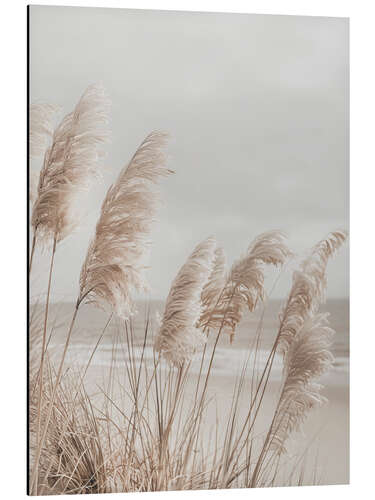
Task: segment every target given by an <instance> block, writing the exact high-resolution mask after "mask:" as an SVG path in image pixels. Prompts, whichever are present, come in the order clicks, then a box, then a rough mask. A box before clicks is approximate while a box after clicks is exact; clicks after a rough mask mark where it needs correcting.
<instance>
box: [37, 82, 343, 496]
mask: <svg viewBox="0 0 375 500" xmlns="http://www.w3.org/2000/svg"><path fill="white" fill-rule="evenodd" d="M44 106H45V107H43V106H42V107H39V108H38V107H36V108H35V112H34V111H33V112H30V117H31V118H32V119H31V121H30V140H31V141H33V148H32V150H31V152H32V153H33V154H34V155H36V156H37V155H40V156H42V155H44V159H43V166H42V169H41V171H40V176H39V182H38V189H37V192H36V195H35V200H33V205H32V217H31V226H32V229H33V233H32V234H33V239H32V245H31V252H30V273H32V271H33V268H32V260H33V258H34V249H35V246H36V245H40V244H43V245H44V246H45V247H46V248H47V249H48V251H49V253H50V255H49V259H50V265H49V275H48V282H47V284H46V297H45V302H44V304H43V307H42V314H38V313H35V314H33V310H34V311H37V310H38V311H40V308H39V309H37V308H34V309H33V308H30V309H31V311H30V317H29V341H30V342H29V355H30V356H29V357H30V363H29V433H30V450H29V453H30V455H29V456H30V461H29V462H30V463H29V465H30V468H29V469H30V470H29V491H30V493H31V494H33V495H37V494H38V495H41V494H67V493H70V494H73V493H104V492H125V491H156V490H173V489H207V488H209V489H214V488H232V487H267V486H275V485H298V484H305V483H309V484H311V483H314V482H317V479H316V477H315V476H314V473H312V474H311V475H310V476H311V477H307V475H306V474H305V470H304V459H303V457H304V454H305V453H306V451H305V448H307V449H308V447H309V445H308V443H303V442H302V444H301V454H300V457H299V458H298V459H296V460H288V446H289V441H290V437H291V435H293V434H295V433H296V432H298V430H299V429H300V427H301V426H302V425H303V423H304V421H305V419H306V417H307V416H308V414H309V413H310V411H311V410H313V409H314V408H317V407H320V406H322V405H323V404H324V402H325V398H324V397H323V396H322V395H321V389H322V387H321V385H320V384H319V378H320V377H321V376H322V375H323V374H325V373H326V372H328V371H329V370H330V368H331V366H332V363H333V356H332V354H331V352H330V345H331V338H332V335H333V334H334V332H333V330H332V329H331V328H330V327H329V325H328V317H327V315H325V314H322V313H321V312H320V309H319V308H320V305H321V304H322V302H323V301H324V291H325V288H326V284H327V272H326V271H327V264H328V261H329V259H330V258H331V257H333V256H334V255H335V253H336V252H337V251H338V250H339V248H340V246H341V245H342V244H343V243H344V242H345V240H346V237H347V235H346V232H345V231H341V230H340V231H335V232H332V233H330V234H329V235H328V236H327V237H326V238H324V239H322V240H321V241H320V242H319V243H317V245H316V246H315V247H313V248H312V249H311V251H310V252H309V254H308V255H307V256H305V257H304V258H302V259H300V258H299V257H298V256H294V255H293V254H292V252H291V251H290V250H289V248H288V246H287V242H286V237H285V235H284V234H282V233H281V232H279V231H268V232H265V233H263V234H261V235H259V236H258V237H256V238H255V239H254V240H253V242H252V243H251V244H250V246H249V247H248V249H247V250H246V252H244V255H243V256H241V257H239V258H238V259H237V260H236V261H235V262H234V263H233V264H232V265H230V266H228V265H227V263H226V257H225V250H224V249H223V248H222V247H221V246H220V244H219V243H218V242H217V241H216V240H215V238H213V237H209V238H207V239H206V240H204V241H203V242H201V243H198V245H197V246H196V247H195V249H194V250H193V251H192V253H191V254H190V256H189V257H188V258H187V260H186V262H185V263H184V264H183V265H182V266H181V269H180V271H179V272H178V274H177V276H176V278H175V280H174V281H173V283H172V284H171V287H170V293H169V295H168V298H167V300H166V304H165V309H164V312H163V314H162V316H161V318H160V320H159V322H157V321H155V319H154V318H153V317H151V315H148V316H146V320H145V324H144V329H143V332H142V333H143V339H142V342H141V344H140V345H139V344H136V342H135V331H134V316H135V315H136V314H137V311H136V308H135V303H134V299H133V296H134V294H135V293H139V292H145V291H147V289H148V286H147V279H146V274H145V271H146V268H147V253H148V251H149V248H150V241H149V239H150V233H151V229H152V226H153V224H154V221H155V218H156V214H157V208H158V205H159V198H160V196H159V193H158V191H157V185H158V183H159V182H160V181H161V180H162V179H163V178H164V177H165V176H167V175H170V174H172V173H173V172H172V171H171V170H169V169H168V168H167V166H166V157H165V152H164V150H165V147H166V141H167V135H166V134H164V133H162V132H151V133H150V134H149V135H148V136H147V137H146V138H145V140H144V141H143V142H142V143H141V145H140V146H139V148H138V149H137V150H136V152H135V154H134V156H133V157H132V158H131V159H130V161H129V162H128V163H127V165H126V166H125V167H124V168H123V170H121V172H120V174H119V176H118V178H117V180H116V182H115V183H114V184H113V185H112V186H111V187H110V188H109V190H108V193H107V195H106V197H105V199H104V201H103V203H102V207H101V213H100V216H99V220H98V223H97V226H96V230H95V234H94V236H93V239H92V241H91V243H90V245H89V248H88V250H87V255H86V259H85V260H84V262H83V264H82V270H81V275H80V277H77V281H78V280H79V294H78V297H77V301H76V303H75V307H74V310H73V313H72V318H71V321H70V324H68V325H66V339H65V344H64V347H63V349H62V350H61V351H60V350H58V351H57V352H56V349H51V348H50V347H49V338H50V336H51V331H50V327H49V326H50V318H49V300H50V294H51V286H52V276H53V267H54V256H55V252H56V249H57V247H58V244H59V242H60V241H61V240H62V239H64V238H65V237H66V236H67V235H68V234H70V233H71V231H72V228H73V227H74V226H75V225H76V224H77V216H76V214H75V211H74V203H75V200H76V199H77V197H79V193H80V192H81V191H82V189H83V188H85V187H87V186H88V185H89V183H90V182H91V181H92V179H94V178H95V177H97V175H98V172H99V168H100V158H101V148H100V146H101V145H102V143H103V142H104V141H106V140H107V139H108V132H107V130H106V124H107V121H108V106H109V101H108V98H107V97H106V95H105V92H104V89H103V88H102V87H100V86H91V87H89V88H88V89H87V91H86V92H85V93H84V94H83V96H82V97H81V99H80V101H79V102H78V104H77V106H76V108H75V109H74V111H73V112H72V113H69V114H68V115H66V117H65V118H64V119H63V120H62V122H61V123H60V124H59V125H57V127H56V129H54V130H53V127H52V120H53V115H54V113H55V109H56V108H55V107H53V106H49V105H44ZM33 109H34V108H33ZM292 258H293V259H294V262H297V263H298V264H297V267H296V269H295V270H294V272H293V276H292V286H291V290H290V293H289V296H288V297H287V298H286V300H285V304H284V307H283V309H282V311H281V312H280V320H279V327H278V331H275V336H274V342H273V345H272V347H271V349H270V350H269V353H268V356H267V359H266V360H265V362H264V363H263V364H261V363H260V360H259V357H258V353H259V349H260V343H261V338H262V322H261V321H259V325H258V327H257V329H256V332H254V338H255V341H254V342H253V343H252V344H251V345H249V349H248V353H247V356H246V359H245V361H244V363H243V366H242V367H241V370H240V374H239V376H238V377H237V378H236V380H235V384H234V385H233V387H231V396H230V398H229V399H228V401H227V402H228V411H225V412H224V411H222V413H220V414H218V413H217V412H216V413H215V408H213V404H214V403H213V400H212V394H211V392H210V389H211V388H212V366H213V364H214V362H215V359H216V356H217V346H218V344H219V342H220V341H221V339H222V337H223V336H228V339H229V340H230V342H231V343H232V342H233V343H235V342H236V335H237V333H236V330H237V327H238V325H239V323H240V322H241V320H242V318H243V315H244V313H245V312H246V313H247V312H250V313H253V312H254V311H255V310H256V308H266V307H267V301H266V295H267V294H266V290H265V285H264V282H265V275H266V273H267V269H268V267H269V266H272V267H275V268H278V269H280V268H282V267H283V266H284V267H285V265H286V264H287V263H288V262H289V261H290V259H292ZM31 295H32V294H31ZM83 304H89V306H88V307H94V306H96V307H100V308H102V309H103V310H104V311H106V312H107V322H106V324H105V325H103V331H102V334H101V335H100V336H99V338H98V339H94V341H95V345H94V347H93V349H92V352H91V353H90V356H89V359H88V362H87V364H86V366H84V367H83V368H81V369H80V370H79V369H78V368H77V367H72V366H67V365H66V358H67V353H68V351H69V348H70V344H71V339H72V336H73V335H75V334H78V333H77V332H76V331H75V327H76V319H77V316H78V315H79V312H80V309H81V306H83ZM90 304H91V305H90ZM114 319H115V320H116V328H117V337H116V339H114V341H113V346H112V359H113V362H112V363H111V366H110V368H109V369H108V373H107V374H106V379H105V382H104V383H103V384H101V385H99V381H98V383H97V384H96V390H95V391H92V390H89V389H88V385H87V380H86V374H87V372H88V371H89V369H90V365H91V362H92V360H93V358H94V356H95V354H96V350H97V348H98V345H99V343H100V341H101V338H102V336H103V335H104V333H105V331H106V329H107V327H108V325H109V324H110V322H113V321H114ZM150 343H151V344H152V345H153V346H154V349H153V362H152V364H151V365H150V364H149V363H146V361H145V358H146V348H147V346H148V345H149V344H150ZM121 350H124V351H125V356H124V359H126V362H125V363H123V364H120V365H119V363H117V362H116V356H117V354H118V352H119V351H121ZM276 355H281V356H282V359H283V375H282V379H281V380H280V383H279V384H278V387H277V398H276V400H275V401H274V405H273V406H272V409H271V410H270V411H271V413H270V414H269V415H268V416H269V421H268V424H267V430H266V432H262V433H261V434H259V430H258V423H259V420H260V415H262V413H263V411H264V410H263V409H264V405H265V398H266V395H267V391H269V390H270V386H271V384H270V375H271V372H272V369H273V366H274V360H275V356H276ZM194 359H195V360H198V361H199V362H200V369H199V371H198V373H195V372H192V371H191V363H192V361H193V360H194ZM217 411H218V410H217ZM267 411H269V410H268V409H267ZM313 472H314V471H313Z"/></svg>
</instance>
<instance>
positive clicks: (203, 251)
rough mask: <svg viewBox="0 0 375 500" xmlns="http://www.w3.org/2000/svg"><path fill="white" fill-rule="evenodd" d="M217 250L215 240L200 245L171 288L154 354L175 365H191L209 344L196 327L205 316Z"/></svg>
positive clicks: (207, 240) (211, 239)
mask: <svg viewBox="0 0 375 500" xmlns="http://www.w3.org/2000/svg"><path fill="white" fill-rule="evenodd" d="M215 248H216V241H215V240H214V239H213V238H207V239H206V240H204V241H203V242H202V243H199V244H198V245H197V246H196V247H195V249H194V251H193V253H192V254H191V255H190V257H189V258H188V259H187V261H186V262H185V264H184V265H183V266H182V268H181V269H180V271H179V272H178V274H177V276H176V278H175V279H174V281H173V283H172V285H171V289H170V292H169V295H168V297H167V301H166V305H165V311H164V315H163V318H162V321H161V326H160V330H159V332H158V335H157V337H156V340H155V350H156V351H157V352H159V353H160V354H162V355H163V356H164V357H165V358H166V359H168V361H169V362H171V363H172V364H174V365H177V366H179V365H182V364H183V363H185V362H187V361H189V360H190V359H191V358H192V356H193V355H194V354H195V352H196V351H197V350H198V349H200V348H201V347H202V346H203V345H204V343H205V341H206V337H205V335H204V334H203V332H202V330H201V329H200V328H199V327H197V326H196V325H197V323H198V321H199V318H200V316H201V314H202V305H201V296H202V293H203V291H204V287H205V286H206V285H207V283H208V280H209V278H210V275H211V273H212V271H213V268H214V267H213V266H214V258H215ZM206 291H207V290H206ZM203 295H204V293H203Z"/></svg>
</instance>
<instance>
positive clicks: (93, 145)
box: [31, 85, 109, 243]
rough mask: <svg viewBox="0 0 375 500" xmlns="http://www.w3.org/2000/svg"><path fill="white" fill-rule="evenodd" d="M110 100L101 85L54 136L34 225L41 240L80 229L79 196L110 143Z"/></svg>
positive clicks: (82, 100) (84, 98)
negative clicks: (77, 211) (77, 204)
mask: <svg viewBox="0 0 375 500" xmlns="http://www.w3.org/2000/svg"><path fill="white" fill-rule="evenodd" d="M108 111H109V100H108V98H107V96H106V95H105V91H104V89H103V87H102V86H100V85H91V86H89V87H88V88H87V90H86V91H85V92H84V93H83V95H82V97H81V98H80V100H79V101H78V104H77V105H76V107H75V109H74V111H72V112H71V113H69V114H67V115H66V116H65V117H64V118H63V120H62V121H61V123H60V124H59V125H58V127H57V128H56V130H55V131H54V133H53V137H52V145H51V146H50V147H49V148H48V149H47V151H46V153H45V155H44V161H43V167H42V169H41V172H40V176H39V184H38V193H37V199H36V201H35V203H34V206H33V211H32V219H31V224H32V227H33V230H34V233H37V234H38V239H40V240H42V241H44V242H46V243H48V242H49V241H51V240H54V239H55V240H56V241H57V242H59V241H61V240H63V239H64V238H65V237H66V236H67V235H69V234H70V233H71V231H72V230H73V228H74V227H75V226H76V225H77V214H76V212H75V211H74V208H75V201H76V199H77V196H79V194H80V193H81V192H82V190H83V189H86V188H87V187H88V185H89V184H90V182H91V181H92V179H93V178H95V177H97V176H98V160H99V158H100V157H101V154H102V152H101V150H100V147H99V146H100V145H102V144H103V143H104V142H106V141H107V140H108V131H107V127H106V126H107V123H108Z"/></svg>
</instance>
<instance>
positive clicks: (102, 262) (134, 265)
mask: <svg viewBox="0 0 375 500" xmlns="http://www.w3.org/2000/svg"><path fill="white" fill-rule="evenodd" d="M166 140H167V135H166V134H165V133H162V132H152V133H151V134H149V135H148V136H147V137H146V139H145V140H144V141H143V142H142V144H141V145H140V146H139V148H138V149H137V151H136V153H135V155H134V156H133V158H132V159H131V160H130V162H129V164H128V165H127V166H126V167H124V168H123V170H122V171H121V173H120V175H119V177H118V179H117V181H116V182H115V183H114V184H113V185H112V186H111V187H110V188H109V190H108V192H107V195H106V197H105V199H104V201H103V204H102V208H101V214H100V217H99V220H98V223H97V225H96V231H95V237H94V239H93V240H92V242H91V244H90V246H89V249H88V251H87V255H86V259H85V262H84V263H83V266H82V270H81V275H80V295H79V299H78V301H79V302H81V301H82V300H83V299H84V300H85V302H86V303H92V304H95V305H96V306H98V307H101V308H103V309H106V308H107V307H108V306H109V307H110V308H111V309H112V310H113V311H115V312H116V313H117V314H118V315H119V316H120V317H122V318H128V317H129V316H130V315H131V314H133V313H134V312H135V310H134V304H133V301H132V298H131V293H132V291H145V290H147V289H148V285H147V282H146V280H145V277H144V271H145V269H146V266H145V258H146V256H147V253H148V248H149V246H150V241H149V233H150V231H151V226H152V223H153V221H154V218H155V215H156V210H157V207H158V205H159V198H160V197H159V194H158V193H157V192H156V190H155V188H154V185H156V184H157V183H158V181H159V179H160V178H161V177H165V176H167V175H169V174H170V173H172V171H171V170H168V169H167V167H166V157H165V154H164V152H163V151H162V149H163V147H164V146H165V144H166Z"/></svg>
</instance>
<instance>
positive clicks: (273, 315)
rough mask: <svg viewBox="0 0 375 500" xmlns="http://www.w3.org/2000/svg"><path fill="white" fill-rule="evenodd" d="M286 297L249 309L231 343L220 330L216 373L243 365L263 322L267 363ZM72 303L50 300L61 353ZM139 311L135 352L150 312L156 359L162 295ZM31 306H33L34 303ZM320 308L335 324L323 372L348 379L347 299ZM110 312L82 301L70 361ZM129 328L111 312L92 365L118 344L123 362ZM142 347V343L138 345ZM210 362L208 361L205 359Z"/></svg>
mask: <svg viewBox="0 0 375 500" xmlns="http://www.w3.org/2000/svg"><path fill="white" fill-rule="evenodd" d="M281 307H282V302H281V301H278V300H271V301H269V302H268V303H267V305H266V306H265V308H264V310H262V309H261V308H260V309H259V310H258V311H256V312H255V313H253V314H250V313H247V314H245V315H244V317H243V319H242V321H241V322H240V324H239V327H238V328H237V331H236V334H235V336H234V339H233V342H232V344H231V343H230V342H229V337H228V336H227V335H226V334H224V333H223V334H222V336H221V339H220V341H219V344H218V347H217V351H216V354H215V361H214V365H213V372H214V374H215V375H235V374H238V373H239V371H240V370H241V368H242V366H243V363H244V362H245V360H246V359H247V357H248V356H249V353H250V357H251V356H252V355H253V351H254V343H255V340H256V335H257V331H258V328H259V325H260V320H261V318H262V321H261V325H262V330H261V336H260V345H259V349H258V350H257V366H258V368H259V369H261V368H262V366H264V363H265V361H266V359H267V357H268V354H269V351H270V348H271V346H272V344H273V342H274V340H275V337H276V334H277V328H278V321H279V320H278V316H279V313H280V310H281ZM73 309H74V304H73V303H60V304H51V307H50V314H49V333H50V335H51V338H50V343H49V346H50V349H51V351H53V352H56V353H57V354H58V351H59V350H60V348H61V349H62V347H63V344H64V342H65V336H66V333H67V327H68V325H69V322H70V318H71V315H72V313H73ZM137 309H138V314H137V315H135V316H134V317H133V318H132V321H131V323H132V328H133V335H134V347H135V349H134V353H135V356H136V357H137V356H139V357H140V355H141V347H142V345H143V342H144V331H145V324H146V320H147V317H148V318H149V319H150V328H149V333H148V338H147V343H146V349H145V351H144V354H143V359H144V362H146V363H149V364H152V363H153V359H154V358H153V336H154V334H155V333H156V329H157V321H156V313H157V312H158V313H160V314H162V313H163V309H164V303H163V302H162V301H150V302H147V303H146V302H139V303H138V304H137ZM31 310H32V307H31ZM321 311H322V312H329V323H330V326H331V327H332V328H333V329H334V330H335V332H336V333H335V335H334V336H333V343H332V348H331V350H332V353H333V355H334V358H335V361H334V367H333V371H332V372H331V373H330V374H328V375H326V376H325V379H326V380H325V381H326V382H328V383H329V384H334V385H336V384H347V383H348V374H349V301H348V300H345V299H336V300H328V301H327V302H326V304H324V305H323V307H322V308H321ZM42 314H43V308H42V306H37V309H36V316H37V315H39V316H42ZM108 318H109V315H108V313H105V312H104V311H101V310H99V309H97V308H95V307H93V306H91V305H82V306H81V308H80V310H79V315H78V318H77V321H76V326H75V329H74V331H73V336H72V341H71V344H70V347H69V351H68V358H67V363H72V364H74V365H81V366H84V365H85V364H86V363H87V361H88V359H89V358H90V356H91V353H92V350H93V348H94V346H95V344H96V343H97V341H98V339H99V337H100V335H101V333H102V331H103V328H104V326H105V325H106V323H107V321H108ZM214 337H215V333H211V334H210V338H209V340H208V343H209V344H210V343H212V342H213V339H214ZM124 343H125V332H124V327H123V324H122V323H121V321H120V320H118V319H117V318H112V320H111V322H110V324H109V326H108V327H107V329H106V331H105V334H104V335H103V338H102V339H101V341H100V344H99V346H98V349H97V351H96V352H95V355H94V357H93V359H92V362H91V364H92V366H95V365H96V366H100V367H102V368H105V367H109V366H110V364H111V362H112V360H113V348H114V345H116V346H117V349H116V363H120V364H121V363H124V362H125V361H126V357H127V354H126V353H127V350H126V349H124V348H123V347H124V345H123V344H124ZM137 347H138V349H137ZM196 358H197V359H196V360H195V361H193V363H192V365H191V371H192V372H193V373H194V372H197V371H198V370H199V367H200V356H199V354H198V355H197V356H196ZM206 362H208V361H207V360H206ZM281 372H282V360H281V358H280V357H278V356H276V358H275V361H274V365H273V369H272V373H271V377H272V378H274V379H279V378H280V377H281Z"/></svg>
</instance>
